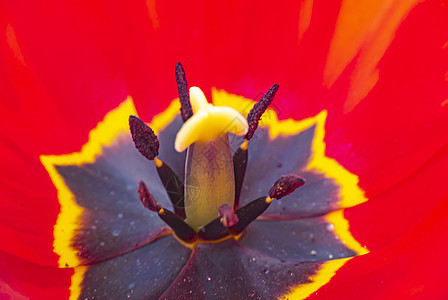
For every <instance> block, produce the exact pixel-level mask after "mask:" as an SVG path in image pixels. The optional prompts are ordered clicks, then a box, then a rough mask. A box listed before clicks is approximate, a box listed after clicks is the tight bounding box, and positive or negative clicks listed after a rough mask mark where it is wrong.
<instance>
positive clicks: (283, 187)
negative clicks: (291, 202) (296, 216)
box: [269, 174, 305, 200]
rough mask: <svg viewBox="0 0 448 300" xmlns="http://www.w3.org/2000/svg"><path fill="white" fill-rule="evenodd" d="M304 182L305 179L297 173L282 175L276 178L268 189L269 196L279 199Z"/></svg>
mask: <svg viewBox="0 0 448 300" xmlns="http://www.w3.org/2000/svg"><path fill="white" fill-rule="evenodd" d="M304 184H305V180H304V179H303V178H301V177H299V176H297V175H294V174H291V175H284V176H282V177H280V178H279V179H277V181H276V182H275V183H274V184H273V185H272V187H271V189H270V190H269V197H271V198H275V199H277V200H278V199H281V198H283V197H285V196H287V195H289V194H291V193H292V192H294V191H295V189H297V188H298V187H301V186H302V185H304Z"/></svg>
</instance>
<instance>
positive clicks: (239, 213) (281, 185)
mask: <svg viewBox="0 0 448 300" xmlns="http://www.w3.org/2000/svg"><path fill="white" fill-rule="evenodd" d="M304 184H305V180H303V179H302V178H300V177H299V176H297V175H286V176H282V177H281V178H279V179H278V180H277V181H276V182H275V183H274V184H273V186H272V187H271V188H270V190H269V191H270V192H269V195H270V196H269V197H261V198H258V199H256V200H254V201H252V202H250V203H249V204H247V205H245V206H243V207H241V208H240V209H238V210H236V211H235V213H234V214H235V215H236V216H235V217H236V219H238V222H237V223H236V224H234V225H229V226H228V227H227V226H226V225H225V224H224V219H223V217H222V216H221V217H219V218H216V219H214V220H213V221H211V222H210V223H208V224H207V225H206V226H204V227H203V228H202V229H201V230H200V231H199V232H198V236H199V238H201V239H204V240H217V239H221V238H223V237H225V236H226V235H228V234H232V235H238V234H240V233H241V232H242V231H243V230H244V229H245V228H246V227H247V226H248V225H249V224H250V223H252V222H253V221H254V220H255V219H257V218H258V217H259V216H260V215H261V214H262V213H264V212H265V211H266V209H268V207H269V205H271V203H272V200H273V199H274V198H275V199H277V200H278V199H280V198H283V197H284V196H286V195H289V194H290V193H292V192H294V190H295V189H297V188H298V187H300V186H302V185H304ZM271 191H272V192H271ZM224 210H225V211H226V212H228V209H227V208H224ZM231 213H233V212H231ZM231 213H230V214H231Z"/></svg>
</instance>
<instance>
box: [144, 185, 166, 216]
mask: <svg viewBox="0 0 448 300" xmlns="http://www.w3.org/2000/svg"><path fill="white" fill-rule="evenodd" d="M138 197H139V198H140V201H141V202H142V204H143V205H144V206H145V207H146V208H147V209H149V210H150V211H153V212H159V211H160V209H162V206H160V204H159V202H157V200H156V199H154V197H153V196H152V194H151V193H150V192H149V190H148V187H147V186H146V184H145V183H144V182H143V181H142V180H140V181H139V182H138Z"/></svg>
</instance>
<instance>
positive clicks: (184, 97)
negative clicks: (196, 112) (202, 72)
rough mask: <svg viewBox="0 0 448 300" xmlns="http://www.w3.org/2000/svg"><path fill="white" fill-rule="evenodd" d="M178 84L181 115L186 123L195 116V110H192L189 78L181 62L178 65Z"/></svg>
mask: <svg viewBox="0 0 448 300" xmlns="http://www.w3.org/2000/svg"><path fill="white" fill-rule="evenodd" d="M176 82H177V90H178V91H179V100H180V115H181V116H182V120H183V121H184V122H185V121H187V120H188V119H189V118H190V117H191V116H192V115H193V109H192V108H191V103H190V95H189V94H188V83H187V78H186V77H185V71H184V68H183V67H182V64H181V63H180V62H178V63H177V64H176Z"/></svg>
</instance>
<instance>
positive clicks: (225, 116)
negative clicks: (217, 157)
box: [174, 86, 249, 152]
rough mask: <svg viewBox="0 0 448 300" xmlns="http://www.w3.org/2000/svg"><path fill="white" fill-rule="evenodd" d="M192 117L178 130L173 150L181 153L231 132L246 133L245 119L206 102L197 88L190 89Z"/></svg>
mask: <svg viewBox="0 0 448 300" xmlns="http://www.w3.org/2000/svg"><path fill="white" fill-rule="evenodd" d="M190 101H191V106H192V108H193V113H194V114H193V116H192V117H191V118H190V119H188V120H187V121H186V122H185V123H184V125H183V126H182V128H181V129H180V130H179V132H178V133H177V136H176V141H175V142H174V148H175V149H176V151H178V152H182V151H184V150H185V149H187V148H188V146H190V145H191V144H193V143H195V142H207V141H211V140H213V139H215V138H216V137H218V136H221V135H224V134H226V133H227V132H231V133H234V134H237V135H243V134H246V133H247V129H248V127H249V126H248V124H247V120H246V118H245V117H244V116H243V115H241V114H240V113H239V112H238V111H236V110H235V109H233V108H231V107H225V106H213V105H212V104H210V103H208V102H207V99H206V98H205V95H204V93H203V92H202V91H201V89H200V88H198V87H195V86H194V87H191V88H190Z"/></svg>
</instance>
